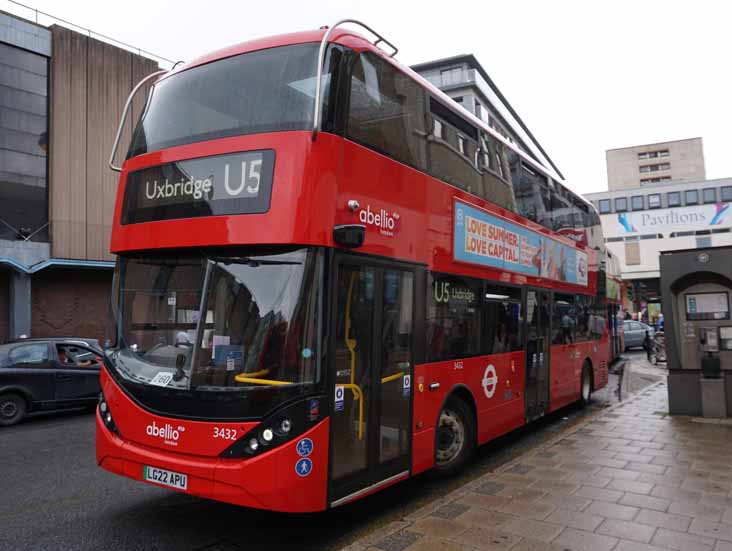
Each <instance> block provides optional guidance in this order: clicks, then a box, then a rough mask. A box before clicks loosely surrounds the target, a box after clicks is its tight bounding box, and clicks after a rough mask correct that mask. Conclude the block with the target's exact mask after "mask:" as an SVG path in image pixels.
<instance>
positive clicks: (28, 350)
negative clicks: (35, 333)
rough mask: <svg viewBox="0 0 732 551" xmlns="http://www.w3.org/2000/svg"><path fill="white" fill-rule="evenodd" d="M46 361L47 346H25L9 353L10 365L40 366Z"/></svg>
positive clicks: (17, 347)
mask: <svg viewBox="0 0 732 551" xmlns="http://www.w3.org/2000/svg"><path fill="white" fill-rule="evenodd" d="M46 361H48V345H46V344H26V345H23V346H16V347H15V348H13V349H12V350H11V351H10V363H11V364H40V363H44V362H46Z"/></svg>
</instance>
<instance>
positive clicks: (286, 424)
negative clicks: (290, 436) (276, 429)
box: [280, 417, 292, 434]
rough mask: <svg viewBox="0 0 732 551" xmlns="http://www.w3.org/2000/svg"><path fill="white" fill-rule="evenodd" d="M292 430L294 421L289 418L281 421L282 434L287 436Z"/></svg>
mask: <svg viewBox="0 0 732 551" xmlns="http://www.w3.org/2000/svg"><path fill="white" fill-rule="evenodd" d="M290 430H292V421H290V420H289V419H288V418H287V417H285V418H284V419H282V420H280V432H281V433H282V434H287V433H288V432H290Z"/></svg>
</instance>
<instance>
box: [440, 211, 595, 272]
mask: <svg viewBox="0 0 732 551" xmlns="http://www.w3.org/2000/svg"><path fill="white" fill-rule="evenodd" d="M453 221H454V226H453V258H454V259H455V260H458V261H461V262H470V263H472V264H480V265H482V266H490V267H492V268H499V269H502V270H508V271H512V272H519V273H522V274H528V275H532V276H536V277H545V278H548V279H552V280H555V281H566V282H568V283H575V284H577V285H585V286H586V285H587V254H586V253H585V252H583V251H580V250H577V249H575V248H574V247H571V246H568V245H565V244H563V243H560V242H558V241H556V240H554V239H552V238H550V237H547V236H545V235H541V234H539V233H537V232H534V231H532V230H529V229H527V228H524V227H523V226H519V225H518V224H515V223H513V222H509V221H508V220H505V219H503V218H500V217H498V216H494V215H492V214H489V213H487V212H486V211H484V210H481V209H478V208H476V207H473V206H470V205H467V204H465V203H462V202H461V201H455V204H454V218H453Z"/></svg>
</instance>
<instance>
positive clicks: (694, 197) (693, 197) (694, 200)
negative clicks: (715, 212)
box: [684, 189, 699, 205]
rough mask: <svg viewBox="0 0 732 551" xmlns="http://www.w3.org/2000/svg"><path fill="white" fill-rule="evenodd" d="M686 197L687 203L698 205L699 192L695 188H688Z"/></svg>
mask: <svg viewBox="0 0 732 551" xmlns="http://www.w3.org/2000/svg"><path fill="white" fill-rule="evenodd" d="M684 197H685V199H686V204H687V205H696V204H698V203H699V192H698V191H697V190H695V189H687V190H686V193H685V195H684Z"/></svg>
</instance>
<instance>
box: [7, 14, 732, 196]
mask: <svg viewBox="0 0 732 551" xmlns="http://www.w3.org/2000/svg"><path fill="white" fill-rule="evenodd" d="M25 2H27V3H29V4H31V5H33V6H34V7H36V8H38V9H40V10H43V11H46V12H49V13H52V14H54V15H56V16H58V17H62V18H64V19H68V20H70V21H72V22H74V23H75V24H77V25H81V26H83V27H88V28H91V29H92V30H94V31H96V32H99V33H102V34H107V35H109V36H112V37H114V38H117V39H119V40H122V41H124V42H128V43H130V44H133V45H135V46H138V47H140V48H143V49H145V50H149V51H151V52H154V53H156V54H158V55H161V56H163V57H166V58H170V59H175V60H177V59H182V60H190V59H193V58H195V57H197V56H199V55H201V54H204V53H206V52H209V51H211V50H215V49H218V48H221V47H224V46H227V45H230V44H234V43H237V42H243V41H246V40H249V39H252V38H256V37H260V36H267V35H271V34H277V33H285V32H292V31H298V30H305V29H312V28H317V27H319V26H321V25H327V24H331V23H333V22H334V21H336V20H337V19H341V18H345V17H349V18H354V19H360V20H362V21H364V22H366V23H368V24H369V25H371V26H372V27H374V28H375V29H377V30H378V31H379V32H381V33H382V34H383V35H385V36H386V37H387V38H389V39H390V40H391V41H392V42H394V43H395V44H396V45H397V46H398V47H399V50H400V51H399V54H398V56H397V59H399V60H400V61H401V62H402V63H405V64H409V65H411V64H414V63H419V62H422V61H428V60H432V59H436V58H442V57H448V56H452V55H457V54H465V53H473V54H475V56H476V57H477V58H478V60H479V61H480V63H481V64H482V65H483V66H484V67H485V69H486V71H487V72H488V74H489V75H490V76H491V78H492V79H493V80H494V82H495V83H496V84H497V86H498V87H499V88H500V89H501V91H502V92H503V93H504V95H505V96H506V97H507V98H508V100H509V102H510V103H511V104H512V105H513V107H514V108H515V109H516V111H517V112H518V113H519V115H520V116H521V118H522V119H523V120H524V122H525V123H526V125H527V126H528V127H529V129H530V130H531V131H532V133H533V134H534V136H535V137H536V138H537V140H539V142H540V143H541V144H542V146H543V147H544V149H545V150H546V151H547V153H548V154H549V156H550V157H551V158H552V159H553V160H554V162H555V164H556V165H557V166H558V167H559V169H560V170H561V171H562V172H563V174H564V176H565V178H566V179H567V183H568V184H569V185H570V187H572V188H573V189H574V190H575V191H578V192H582V193H586V192H590V191H601V190H604V189H606V188H607V176H606V171H605V150H606V149H610V148H616V147H624V146H629V145H637V144H643V143H653V142H658V141H666V140H674V139H682V138H692V137H697V136H701V137H702V138H703V139H704V153H705V160H706V169H707V177H708V178H723V177H728V176H732V152H730V149H731V147H730V146H732V138H730V136H732V62H731V54H732V40H731V37H732V30H731V28H730V22H731V21H732V2H728V1H725V0H717V1H713V0H695V1H689V0H687V1H685V2H678V1H675V0H665V1H655V0H635V1H627V0H613V1H612V2H603V3H600V2H594V1H591V0H590V1H587V0H585V1H577V2H570V1H563V0H551V1H549V0H544V1H537V2H533V1H520V0H514V1H510V2H509V1H502V2H496V1H491V0H474V1H466V0H463V1H461V2H454V1H453V2H449V1H441V2H431V1H429V0H422V1H419V2H411V1H405V0H403V1H401V2H400V1H398V0H391V1H383V0H370V1H368V2H365V1H364V2H357V1H348V0H340V1H329V0H306V1H300V2H298V1H294V0H269V1H261V0H257V1H248V0H239V1H234V0H232V1H221V0H206V1H200V0H199V1H195V2H194V1H191V0H177V1H176V0H124V1H123V0H115V1H108V2H100V1H98V0H95V1H89V0H25ZM0 9H5V10H7V11H11V12H13V13H22V11H21V10H19V9H18V8H17V7H13V6H12V5H11V4H9V3H8V2H7V0H0ZM453 9H454V11H453ZM26 13H27V12H26ZM41 22H42V23H43V22H44V21H43V20H41Z"/></svg>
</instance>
